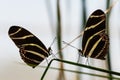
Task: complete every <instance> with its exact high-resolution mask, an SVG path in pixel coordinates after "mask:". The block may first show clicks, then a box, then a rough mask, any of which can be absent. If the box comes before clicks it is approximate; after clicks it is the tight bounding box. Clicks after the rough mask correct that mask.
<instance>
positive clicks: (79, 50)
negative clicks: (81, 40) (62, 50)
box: [62, 41, 82, 53]
mask: <svg viewBox="0 0 120 80" xmlns="http://www.w3.org/2000/svg"><path fill="white" fill-rule="evenodd" d="M62 42H63V43H64V44H66V45H68V46H71V47H73V48H75V49H77V50H78V52H81V53H82V50H81V49H78V48H76V47H75V46H73V45H71V44H69V43H67V42H65V41H62Z"/></svg>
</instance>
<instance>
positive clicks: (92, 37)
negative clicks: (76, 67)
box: [79, 9, 109, 60]
mask: <svg viewBox="0 0 120 80" xmlns="http://www.w3.org/2000/svg"><path fill="white" fill-rule="evenodd" d="M108 47H109V37H108V34H107V33H106V15H105V13H104V12H103V11H102V10H100V9H98V10H96V11H94V12H93V13H92V14H91V15H90V17H89V18H88V21H87V23H86V26H85V30H84V33H83V39H82V50H81V49H79V52H81V54H82V56H84V57H90V58H95V59H101V60H105V56H106V54H107V51H108Z"/></svg>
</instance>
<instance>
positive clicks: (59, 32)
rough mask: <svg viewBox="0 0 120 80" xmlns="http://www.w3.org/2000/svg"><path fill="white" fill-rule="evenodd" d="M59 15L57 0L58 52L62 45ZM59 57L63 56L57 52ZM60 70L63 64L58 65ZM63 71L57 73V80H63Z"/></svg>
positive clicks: (58, 2)
mask: <svg viewBox="0 0 120 80" xmlns="http://www.w3.org/2000/svg"><path fill="white" fill-rule="evenodd" d="M61 28H62V27H61V14H60V1H59V0H57V43H58V50H60V49H61V48H62V45H61V41H62V35H61V34H62V29H61ZM59 57H60V59H63V55H62V52H61V51H60V52H59ZM60 68H61V69H63V68H64V66H63V63H60ZM64 78H65V77H64V71H63V70H61V71H60V72H59V76H58V79H57V80H62V79H63V80H65V79H64Z"/></svg>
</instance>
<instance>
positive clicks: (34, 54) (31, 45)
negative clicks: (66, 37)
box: [8, 26, 50, 67]
mask: <svg viewBox="0 0 120 80" xmlns="http://www.w3.org/2000/svg"><path fill="white" fill-rule="evenodd" d="M8 34H9V36H10V38H11V39H12V40H13V42H14V43H15V44H16V46H17V47H18V48H19V50H20V55H21V58H22V59H23V61H24V62H25V63H27V64H28V65H30V66H32V67H36V66H37V65H38V64H39V63H40V62H42V61H43V60H44V59H45V58H46V57H48V56H49V55H50V54H49V51H48V49H47V48H46V47H45V45H44V44H43V43H42V42H41V41H40V40H39V39H38V38H37V37H36V36H34V35H33V34H32V33H31V32H29V31H28V30H26V29H24V28H22V27H19V26H12V27H10V29H9V32H8Z"/></svg>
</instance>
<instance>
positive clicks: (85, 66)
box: [41, 59, 120, 80]
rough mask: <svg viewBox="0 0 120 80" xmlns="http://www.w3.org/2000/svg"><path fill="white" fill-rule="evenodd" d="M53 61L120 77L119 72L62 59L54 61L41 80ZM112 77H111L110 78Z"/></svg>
mask: <svg viewBox="0 0 120 80" xmlns="http://www.w3.org/2000/svg"><path fill="white" fill-rule="evenodd" d="M53 61H58V62H63V63H67V64H71V65H74V66H79V67H84V68H88V69H92V70H96V71H100V72H104V73H110V74H114V75H118V76H120V73H118V72H114V71H110V70H105V69H101V68H97V67H92V66H87V65H83V64H78V63H75V62H70V61H66V60H60V59H52V60H51V61H50V62H49V64H48V66H47V67H46V69H45V71H44V73H43V75H42V77H41V80H43V78H44V77H45V74H46V73H47V71H48V69H49V67H50V65H51V63H52V62H53ZM110 77H111V76H110ZM111 79H112V77H111Z"/></svg>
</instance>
